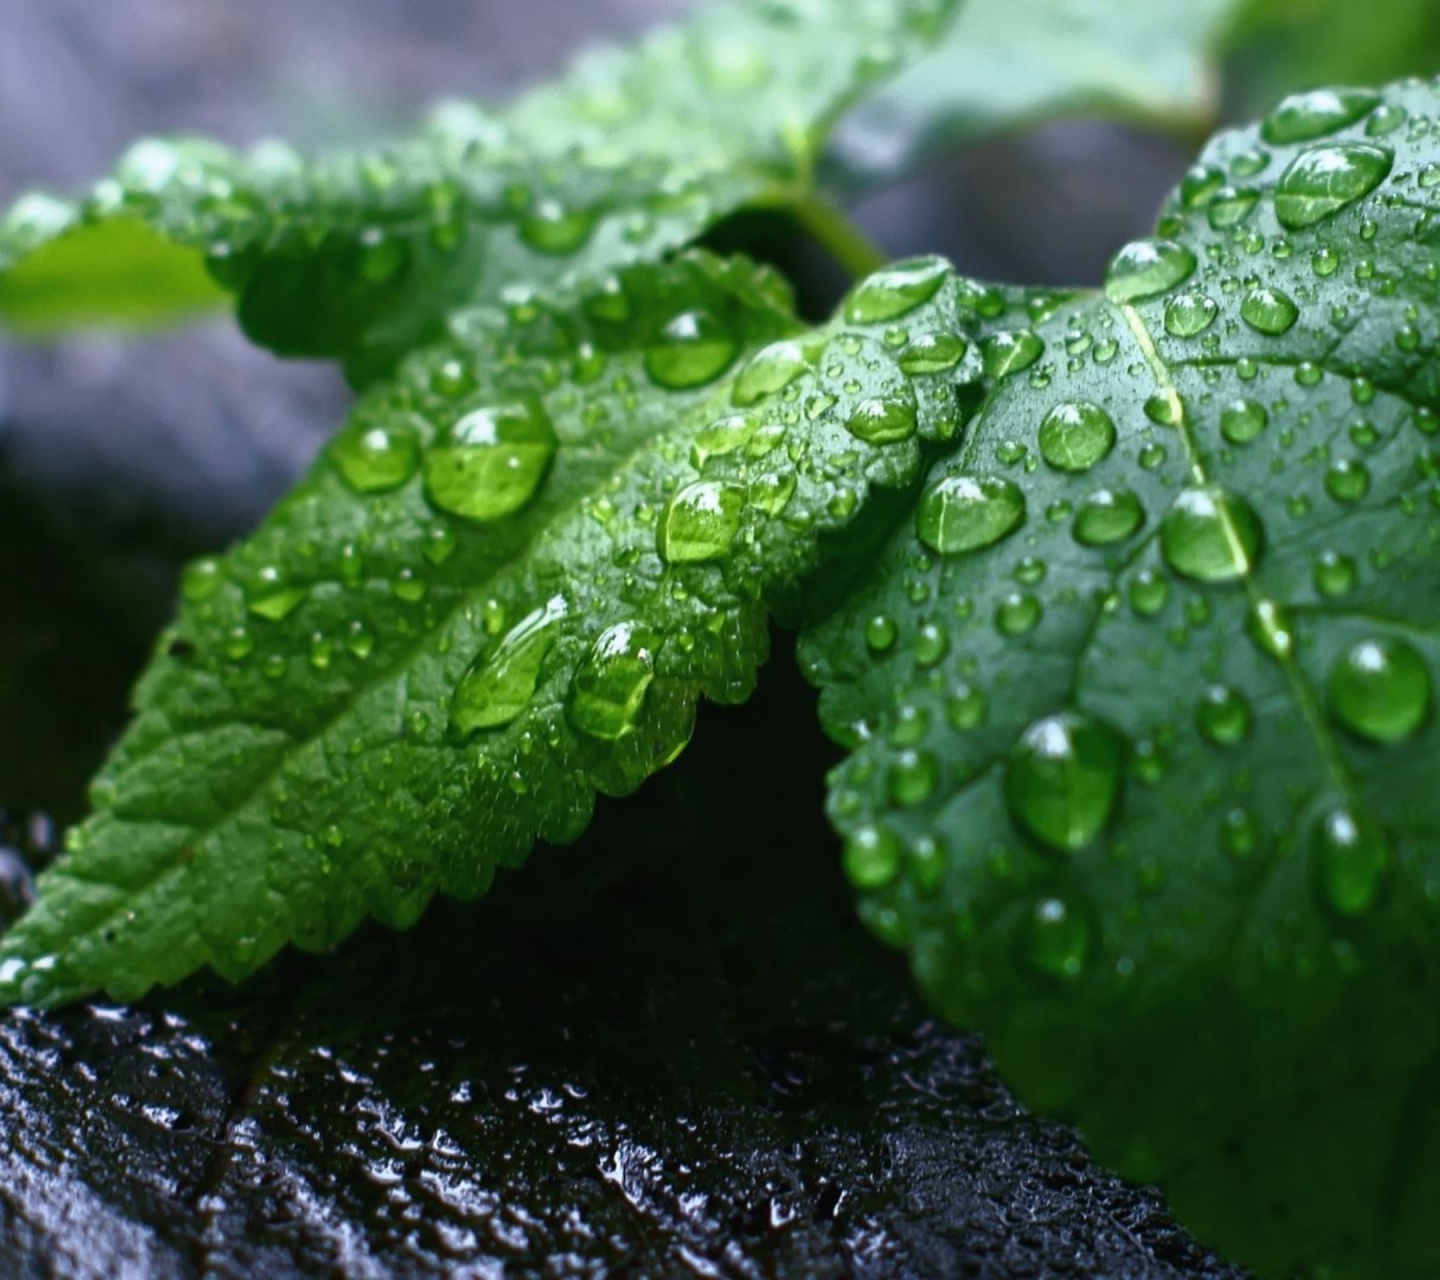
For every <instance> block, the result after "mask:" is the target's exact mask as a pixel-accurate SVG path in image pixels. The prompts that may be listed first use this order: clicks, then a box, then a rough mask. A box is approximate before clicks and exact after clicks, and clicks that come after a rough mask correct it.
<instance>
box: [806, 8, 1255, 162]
mask: <svg viewBox="0 0 1440 1280" xmlns="http://www.w3.org/2000/svg"><path fill="white" fill-rule="evenodd" d="M1242 3H1243V0H1186V2H1185V3H1176V2H1170V3H1165V2H1163V0H1162V2H1159V3H1157V2H1155V0H969V2H968V3H967V4H965V5H964V6H963V7H962V9H961V11H960V16H959V17H958V18H957V19H956V21H955V22H954V23H953V24H952V26H951V27H950V30H949V33H948V35H947V36H946V37H945V39H944V41H943V42H942V43H941V45H940V47H939V48H938V49H936V50H935V51H934V52H933V53H931V54H930V55H929V56H928V57H926V58H923V59H921V60H920V61H919V62H918V63H916V64H915V65H914V66H912V67H910V68H909V69H908V70H907V71H905V72H904V73H903V74H902V75H900V76H899V77H898V78H897V79H896V80H895V81H894V82H893V83H892V84H890V85H888V86H887V87H886V88H885V89H884V90H883V91H881V92H880V93H879V94H877V95H876V96H875V97H874V98H873V99H872V100H871V101H869V102H867V103H865V104H864V105H863V106H862V107H861V108H860V110H858V111H857V112H856V113H855V116H854V117H853V118H852V119H851V120H849V121H847V122H846V124H845V125H844V127H843V128H842V129H841V131H840V133H839V135H838V137H837V139H836V145H835V158H834V159H835V167H836V170H837V171H838V173H839V175H840V177H841V178H842V180H843V181H844V182H846V183H848V184H851V185H854V184H863V183H874V182H880V181H884V180H886V179H888V178H894V177H895V176H896V175H897V174H899V173H902V172H905V171H907V170H911V169H914V168H916V167H917V166H919V165H921V164H923V163H924V162H925V161H926V160H928V159H931V158H933V157H935V156H936V155H938V154H942V153H943V152H944V151H946V150H947V149H948V148H951V147H953V146H955V145H957V144H959V143H962V142H972V141H975V140H977V139H979V138H983V137H988V136H990V135H991V134H995V133H1004V132H1008V131H1012V130H1015V129H1020V128H1024V127H1026V126H1028V125H1033V124H1038V123H1042V122H1044V121H1046V120H1049V119H1052V118H1054V117H1057V116H1062V115H1082V114H1084V115H1096V114H1098V115H1105V116H1113V117H1118V118H1120V119H1123V120H1138V121H1140V122H1142V123H1146V124H1153V123H1156V122H1161V123H1169V124H1182V125H1193V124H1196V123H1201V124H1204V123H1208V122H1209V121H1210V120H1211V119H1212V118H1213V116H1214V112H1215V108H1216V105H1217V95H1218V77H1217V74H1216V70H1215V65H1214V64H1215V60H1216V56H1217V53H1218V50H1219V46H1220V43H1221V41H1222V39H1223V38H1224V36H1225V34H1226V32H1227V31H1228V29H1229V27H1230V25H1231V24H1232V22H1233V21H1234V18H1235V15H1236V11H1237V10H1238V9H1240V8H1241V7H1242Z"/></svg>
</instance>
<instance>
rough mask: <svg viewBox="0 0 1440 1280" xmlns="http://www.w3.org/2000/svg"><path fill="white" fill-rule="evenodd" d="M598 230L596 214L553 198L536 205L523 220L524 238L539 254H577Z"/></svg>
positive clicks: (522, 235)
mask: <svg viewBox="0 0 1440 1280" xmlns="http://www.w3.org/2000/svg"><path fill="white" fill-rule="evenodd" d="M594 229H595V215H594V214H593V213H591V212H590V210H588V209H572V208H570V207H569V206H568V205H566V204H563V203H561V202H560V201H559V200H555V199H553V198H546V199H544V200H539V201H537V202H536V204H535V207H534V208H533V209H531V211H530V212H529V213H527V214H526V215H525V216H524V217H523V218H521V219H520V238H521V239H522V240H524V241H525V243H526V244H528V245H529V246H530V247H531V248H532V249H534V250H535V251H536V252H537V253H551V254H565V253H574V252H575V251H576V250H577V249H578V248H580V246H581V245H583V244H584V243H585V241H587V240H588V239H589V238H590V233H591V232H592V231H593V230H594Z"/></svg>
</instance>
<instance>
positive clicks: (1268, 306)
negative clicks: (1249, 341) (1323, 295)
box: [1240, 288, 1300, 338]
mask: <svg viewBox="0 0 1440 1280" xmlns="http://www.w3.org/2000/svg"><path fill="white" fill-rule="evenodd" d="M1240 318H1241V319H1242V320H1244V321H1245V323H1246V324H1248V325H1249V326H1250V327H1251V328H1252V329H1254V330H1255V331H1256V332H1257V333H1263V334H1266V335H1268V336H1269V337H1272V338H1273V337H1279V335H1280V334H1282V333H1286V332H1288V331H1289V330H1290V329H1291V328H1292V327H1293V326H1294V324H1295V321H1296V320H1298V319H1299V318H1300V308H1299V307H1297V306H1296V305H1295V303H1294V301H1293V300H1292V299H1291V298H1290V297H1289V295H1288V294H1284V293H1281V292H1280V290H1279V289H1264V288H1260V289H1251V290H1250V292H1249V293H1247V294H1246V295H1245V297H1244V298H1243V299H1241V302H1240Z"/></svg>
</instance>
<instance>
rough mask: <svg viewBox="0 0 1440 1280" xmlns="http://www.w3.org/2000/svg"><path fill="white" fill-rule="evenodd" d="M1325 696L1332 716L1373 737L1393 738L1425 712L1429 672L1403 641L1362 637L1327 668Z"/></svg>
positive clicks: (1407, 731) (1409, 728)
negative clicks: (1363, 638) (1362, 638)
mask: <svg viewBox="0 0 1440 1280" xmlns="http://www.w3.org/2000/svg"><path fill="white" fill-rule="evenodd" d="M1327 689H1328V695H1329V700H1330V707H1331V710H1332V711H1333V712H1334V713H1335V718H1336V719H1337V720H1339V721H1340V723H1341V724H1343V725H1344V726H1345V727H1346V728H1347V729H1349V730H1351V731H1352V732H1354V733H1358V734H1360V735H1361V736H1362V737H1365V738H1370V739H1372V740H1373V741H1375V742H1399V741H1400V740H1401V739H1402V738H1407V737H1409V736H1410V735H1411V734H1412V733H1414V732H1415V730H1416V729H1418V728H1419V727H1420V725H1421V724H1422V723H1423V722H1424V720H1425V717H1426V716H1427V715H1428V714H1429V711H1430V673H1429V671H1428V670H1427V669H1426V667H1425V662H1424V660H1423V659H1422V658H1421V657H1420V655H1419V654H1418V653H1417V652H1416V651H1415V650H1414V649H1413V648H1412V647H1411V646H1410V645H1409V644H1408V643H1406V642H1405V641H1404V640H1396V639H1380V640H1362V641H1360V643H1359V644H1356V645H1354V646H1352V647H1351V648H1350V649H1349V650H1348V651H1347V652H1346V653H1345V654H1344V656H1343V657H1341V659H1340V660H1339V661H1338V662H1337V663H1336V664H1335V666H1334V667H1333V668H1332V669H1331V672H1330V679H1329V682H1328V686H1327Z"/></svg>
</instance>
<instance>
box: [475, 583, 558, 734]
mask: <svg viewBox="0 0 1440 1280" xmlns="http://www.w3.org/2000/svg"><path fill="white" fill-rule="evenodd" d="M568 612H569V606H568V605H567V604H566V601H565V597H564V596H552V597H551V598H550V599H549V600H548V601H546V603H545V604H544V605H542V606H541V607H540V608H538V609H536V610H534V611H533V612H531V613H529V614H527V615H526V616H525V617H524V618H522V619H521V620H520V621H519V622H517V623H516V624H515V626H513V627H512V628H511V629H510V630H509V631H507V632H506V633H505V635H504V636H503V637H502V638H501V640H500V642H499V644H497V645H496V646H495V648H494V650H493V652H491V653H488V654H482V655H481V656H479V657H477V658H476V659H475V661H474V662H473V663H471V665H470V667H469V669H468V670H467V671H466V672H465V674H464V676H462V677H461V679H460V683H459V684H458V685H457V686H456V688H455V693H454V696H453V697H452V698H451V700H450V721H451V723H452V724H453V725H454V727H455V729H456V731H457V732H458V733H460V734H461V735H463V736H467V737H468V736H469V735H470V734H472V733H474V732H476V731H477V730H480V729H499V728H502V727H504V726H505V725H507V724H510V723H511V722H512V721H514V720H515V719H516V718H517V717H518V716H519V715H520V714H521V712H523V711H524V710H525V709H526V708H527V707H528V706H529V705H530V700H531V698H533V697H534V695H535V686H536V685H537V684H538V683H539V681H540V668H541V666H542V665H543V664H544V662H545V658H546V655H547V654H549V652H550V646H551V645H552V644H553V643H554V640H555V633H556V630H557V628H558V626H559V624H560V622H561V620H562V619H563V618H564V617H565V615H566V614H567V613H568Z"/></svg>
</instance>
